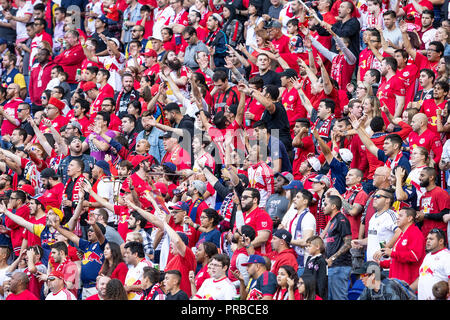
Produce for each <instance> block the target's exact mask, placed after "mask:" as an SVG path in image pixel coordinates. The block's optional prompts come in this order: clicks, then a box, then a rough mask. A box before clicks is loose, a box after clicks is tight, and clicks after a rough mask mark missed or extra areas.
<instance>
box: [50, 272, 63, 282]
mask: <svg viewBox="0 0 450 320" xmlns="http://www.w3.org/2000/svg"><path fill="white" fill-rule="evenodd" d="M48 277H49V278H50V277H56V278H59V279H62V280H64V274H63V273H62V272H61V271H57V270H53V271H52V272H50V274H49V275H48Z"/></svg>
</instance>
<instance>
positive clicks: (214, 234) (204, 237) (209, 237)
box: [197, 229, 220, 248]
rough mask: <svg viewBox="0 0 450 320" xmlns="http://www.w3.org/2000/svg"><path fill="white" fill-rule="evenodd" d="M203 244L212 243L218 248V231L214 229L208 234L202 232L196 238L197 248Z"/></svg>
mask: <svg viewBox="0 0 450 320" xmlns="http://www.w3.org/2000/svg"><path fill="white" fill-rule="evenodd" d="M203 242H212V243H214V244H215V245H216V246H217V247H218V248H220V231H219V230H217V229H214V230H211V231H209V232H202V233H201V234H200V236H199V238H198V241H197V246H198V245H199V244H200V243H203Z"/></svg>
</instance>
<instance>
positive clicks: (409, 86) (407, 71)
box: [397, 64, 419, 106]
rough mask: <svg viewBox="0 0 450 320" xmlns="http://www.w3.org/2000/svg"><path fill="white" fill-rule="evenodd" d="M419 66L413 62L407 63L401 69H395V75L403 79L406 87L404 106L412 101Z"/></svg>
mask: <svg viewBox="0 0 450 320" xmlns="http://www.w3.org/2000/svg"><path fill="white" fill-rule="evenodd" d="M418 72H419V68H417V66H416V65H415V64H408V65H406V66H405V67H404V68H403V69H402V70H400V69H398V70H397V76H398V77H399V78H400V80H402V81H403V84H404V85H405V88H406V95H405V106H407V105H408V102H410V101H412V100H413V98H414V93H415V84H416V80H417V73H418Z"/></svg>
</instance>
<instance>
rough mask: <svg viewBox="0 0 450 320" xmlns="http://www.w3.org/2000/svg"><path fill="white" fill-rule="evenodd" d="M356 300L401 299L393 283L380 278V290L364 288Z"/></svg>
mask: <svg viewBox="0 0 450 320" xmlns="http://www.w3.org/2000/svg"><path fill="white" fill-rule="evenodd" d="M358 300H401V299H400V296H399V294H398V291H397V290H396V289H395V284H394V282H393V281H391V280H390V279H384V280H381V283H380V290H378V292H375V290H373V289H369V288H367V287H366V288H364V290H363V292H362V293H361V295H360V296H359V298H358Z"/></svg>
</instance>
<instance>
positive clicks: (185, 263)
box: [164, 247, 197, 297]
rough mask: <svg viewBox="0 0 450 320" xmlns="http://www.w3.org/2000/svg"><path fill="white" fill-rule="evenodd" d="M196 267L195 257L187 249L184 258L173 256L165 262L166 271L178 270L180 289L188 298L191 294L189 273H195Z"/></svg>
mask: <svg viewBox="0 0 450 320" xmlns="http://www.w3.org/2000/svg"><path fill="white" fill-rule="evenodd" d="M196 267H197V261H196V259H195V255H194V253H193V252H192V250H191V249H190V248H189V247H186V251H185V254H184V257H182V256H180V255H178V254H177V255H176V256H173V258H172V259H170V260H169V261H168V262H167V265H166V269H165V270H164V271H168V270H178V271H180V272H181V283H180V289H181V290H183V291H184V292H186V293H187V295H188V296H189V297H190V296H192V292H191V282H190V281H189V271H195V268H196Z"/></svg>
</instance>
